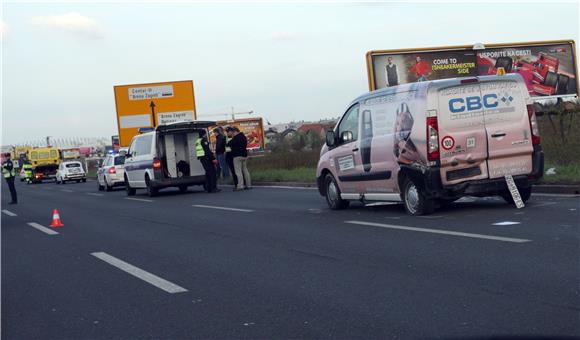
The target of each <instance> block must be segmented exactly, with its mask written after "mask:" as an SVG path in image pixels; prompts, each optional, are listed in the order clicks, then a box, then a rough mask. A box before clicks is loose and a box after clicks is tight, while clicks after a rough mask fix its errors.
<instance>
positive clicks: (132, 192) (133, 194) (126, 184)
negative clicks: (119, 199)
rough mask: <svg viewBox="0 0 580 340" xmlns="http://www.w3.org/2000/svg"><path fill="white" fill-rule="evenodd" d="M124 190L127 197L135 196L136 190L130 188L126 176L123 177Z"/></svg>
mask: <svg viewBox="0 0 580 340" xmlns="http://www.w3.org/2000/svg"><path fill="white" fill-rule="evenodd" d="M125 190H126V191H127V196H135V193H136V192H137V190H135V189H134V188H131V185H130V184H129V179H128V178H127V176H125Z"/></svg>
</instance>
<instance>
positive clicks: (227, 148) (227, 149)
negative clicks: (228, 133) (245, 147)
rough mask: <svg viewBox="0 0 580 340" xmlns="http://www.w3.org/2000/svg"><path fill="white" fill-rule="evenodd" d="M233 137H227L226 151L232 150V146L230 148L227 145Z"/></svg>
mask: <svg viewBox="0 0 580 340" xmlns="http://www.w3.org/2000/svg"><path fill="white" fill-rule="evenodd" d="M231 140H232V139H231V138H230V137H227V140H226V152H232V148H230V147H229V146H227V143H229V142H230V141H231Z"/></svg>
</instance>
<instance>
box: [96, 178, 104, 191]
mask: <svg viewBox="0 0 580 340" xmlns="http://www.w3.org/2000/svg"><path fill="white" fill-rule="evenodd" d="M97 187H98V188H99V191H103V190H105V187H104V186H102V185H101V181H99V177H97Z"/></svg>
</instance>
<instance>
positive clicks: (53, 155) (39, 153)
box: [26, 147, 60, 183]
mask: <svg viewBox="0 0 580 340" xmlns="http://www.w3.org/2000/svg"><path fill="white" fill-rule="evenodd" d="M26 158H27V159H28V161H29V162H30V164H31V165H32V183H40V182H42V181H43V180H54V179H55V178H56V171H57V170H58V166H59V165H60V157H59V152H58V148H55V147H43V148H33V149H29V150H27V152H26Z"/></svg>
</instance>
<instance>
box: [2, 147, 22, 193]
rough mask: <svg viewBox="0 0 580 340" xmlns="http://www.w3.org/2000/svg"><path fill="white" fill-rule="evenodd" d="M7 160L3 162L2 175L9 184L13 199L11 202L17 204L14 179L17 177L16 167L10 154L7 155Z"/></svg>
mask: <svg viewBox="0 0 580 340" xmlns="http://www.w3.org/2000/svg"><path fill="white" fill-rule="evenodd" d="M5 157H6V161H5V162H4V163H2V175H3V176H4V179H5V180H6V183H7V184H8V189H10V197H11V198H12V201H11V202H10V204H17V203H18V198H17V197H16V188H15V187H14V179H15V178H16V169H14V163H12V160H11V159H10V154H9V153H7V154H6V155H5Z"/></svg>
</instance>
